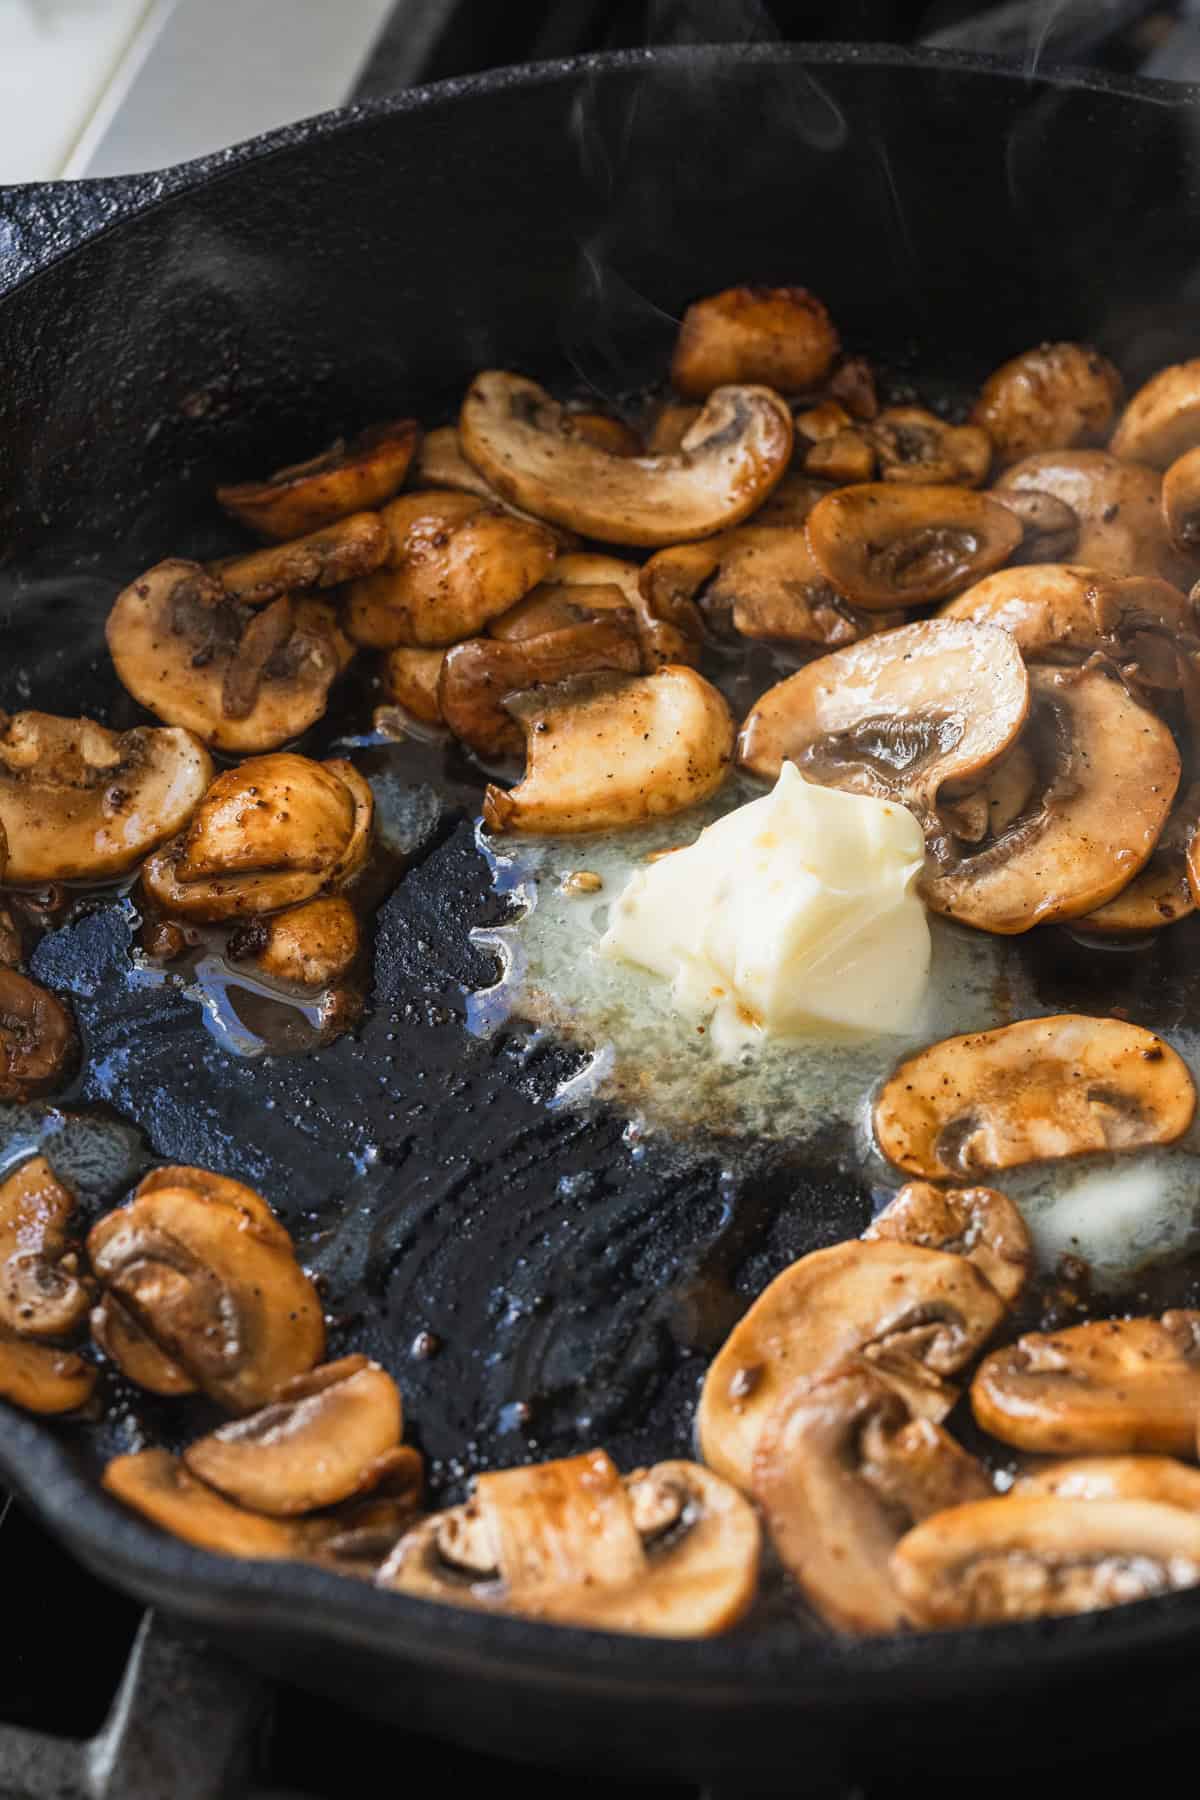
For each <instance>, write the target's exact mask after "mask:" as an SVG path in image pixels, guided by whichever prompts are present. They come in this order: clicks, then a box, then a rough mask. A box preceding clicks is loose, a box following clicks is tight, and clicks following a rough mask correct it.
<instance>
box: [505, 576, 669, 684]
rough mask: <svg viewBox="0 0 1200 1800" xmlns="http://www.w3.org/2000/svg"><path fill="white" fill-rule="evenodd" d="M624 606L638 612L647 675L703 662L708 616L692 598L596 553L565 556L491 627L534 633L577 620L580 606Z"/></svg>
mask: <svg viewBox="0 0 1200 1800" xmlns="http://www.w3.org/2000/svg"><path fill="white" fill-rule="evenodd" d="M653 560H654V559H653V558H652V559H651V561H653ZM649 566H650V565H649V564H647V565H646V567H647V568H649ZM621 607H627V608H628V609H629V610H630V611H631V612H632V613H633V615H634V619H635V621H636V625H637V635H638V642H639V643H640V645H641V650H642V668H643V670H644V672H645V673H646V674H650V673H651V672H652V671H653V670H655V669H657V668H661V667H662V665H663V663H669V662H670V663H697V662H698V661H699V660H700V651H701V649H702V647H703V644H704V620H703V619H702V618H701V616H700V611H699V608H698V607H696V606H694V605H693V604H692V601H691V598H690V596H689V595H686V594H682V593H678V592H675V591H674V590H670V589H664V588H662V587H661V586H655V585H652V584H648V583H647V582H646V580H645V577H644V571H643V570H642V569H639V567H638V565H637V564H636V563H631V562H626V561H625V560H624V559H623V558H621V557H618V556H599V555H596V554H595V553H593V552H584V551H580V552H577V553H575V554H573V555H567V556H560V557H559V558H558V559H557V560H556V561H555V562H554V563H553V564H552V566H551V568H550V569H549V570H548V572H547V574H546V578H545V580H544V581H542V582H540V583H539V584H538V586H537V587H536V588H534V589H533V591H532V593H529V594H527V595H526V596H525V598H524V600H520V601H518V603H517V604H516V606H514V607H511V608H510V609H509V611H508V612H506V613H503V614H502V615H501V616H500V618H498V619H493V620H492V622H491V624H490V625H489V626H488V630H489V631H490V632H491V634H492V636H493V637H502V638H514V637H533V636H535V635H537V633H538V632H539V631H551V630H555V629H559V628H562V627H565V626H567V625H570V624H575V623H577V615H578V611H579V609H584V610H585V611H591V612H594V611H612V610H614V609H617V608H621Z"/></svg>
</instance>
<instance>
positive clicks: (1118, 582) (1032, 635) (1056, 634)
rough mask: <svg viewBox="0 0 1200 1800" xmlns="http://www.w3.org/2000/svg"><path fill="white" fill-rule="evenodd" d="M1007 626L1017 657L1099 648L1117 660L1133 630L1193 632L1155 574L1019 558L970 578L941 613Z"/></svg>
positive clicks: (1184, 607)
mask: <svg viewBox="0 0 1200 1800" xmlns="http://www.w3.org/2000/svg"><path fill="white" fill-rule="evenodd" d="M940 616H941V617H942V618H944V619H974V620H975V621H976V622H977V623H980V624H988V625H1001V626H1003V628H1004V629H1005V631H1011V633H1012V635H1013V636H1014V637H1015V638H1016V640H1017V643H1018V645H1019V646H1020V650H1021V654H1022V656H1024V657H1026V658H1028V659H1029V660H1031V661H1034V662H1036V661H1038V660H1044V659H1046V658H1047V657H1048V656H1050V657H1052V658H1053V657H1055V655H1056V653H1058V654H1059V655H1064V656H1065V657H1069V658H1070V659H1071V660H1075V659H1076V658H1078V660H1079V661H1083V659H1084V658H1085V657H1088V656H1091V655H1093V654H1094V653H1095V652H1097V651H1100V652H1102V653H1103V654H1105V655H1109V656H1112V657H1115V658H1116V659H1118V660H1120V661H1122V662H1124V661H1127V660H1128V659H1129V658H1130V657H1136V655H1137V641H1138V636H1139V634H1140V633H1141V632H1143V631H1146V630H1150V631H1156V630H1157V631H1160V632H1162V633H1163V634H1164V635H1165V636H1168V637H1178V636H1194V634H1195V628H1196V627H1195V620H1194V618H1193V616H1192V611H1191V608H1190V607H1189V605H1188V603H1187V600H1186V599H1185V597H1184V595H1182V594H1181V593H1180V592H1179V589H1178V588H1174V587H1172V586H1171V585H1170V583H1169V582H1166V581H1162V580H1159V579H1158V578H1157V577H1156V576H1125V577H1118V576H1106V575H1101V574H1098V573H1097V571H1096V570H1095V569H1088V568H1083V567H1081V566H1080V565H1079V564H1072V563H1026V564H1023V565H1022V567H1020V568H1017V569H1001V570H999V571H998V572H997V573H996V574H995V575H988V576H987V577H986V578H985V579H984V580H983V581H978V582H976V584H975V586H974V587H971V588H968V589H967V591H966V593H965V594H960V595H959V596H958V598H957V599H956V600H951V601H950V602H949V603H948V604H947V605H946V606H944V607H943V608H942V610H941V615H940Z"/></svg>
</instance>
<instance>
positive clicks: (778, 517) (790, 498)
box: [750, 470, 833, 530]
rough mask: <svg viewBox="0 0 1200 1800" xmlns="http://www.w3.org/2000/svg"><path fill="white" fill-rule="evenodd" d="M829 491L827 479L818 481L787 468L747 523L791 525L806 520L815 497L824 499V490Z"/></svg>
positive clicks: (815, 500) (801, 523)
mask: <svg viewBox="0 0 1200 1800" xmlns="http://www.w3.org/2000/svg"><path fill="white" fill-rule="evenodd" d="M832 492H833V489H832V488H831V487H830V485H829V483H828V482H827V481H817V480H815V479H814V478H813V477H812V476H810V475H802V474H798V473H796V472H795V471H794V470H789V472H788V473H787V474H786V475H785V476H784V477H783V480H782V481H781V482H780V483H779V485H778V486H777V487H774V488H772V490H771V492H770V493H769V494H768V495H767V497H766V499H765V500H764V501H763V503H762V505H761V506H759V507H758V508H756V510H755V512H754V514H753V516H752V518H751V520H750V523H751V524H753V525H771V526H783V527H784V528H785V529H788V530H790V529H794V528H795V527H797V526H800V525H803V524H805V523H806V521H807V519H808V516H809V514H810V513H811V512H812V510H813V507H814V506H816V504H817V502H818V500H824V498H825V496H826V494H831V493H832Z"/></svg>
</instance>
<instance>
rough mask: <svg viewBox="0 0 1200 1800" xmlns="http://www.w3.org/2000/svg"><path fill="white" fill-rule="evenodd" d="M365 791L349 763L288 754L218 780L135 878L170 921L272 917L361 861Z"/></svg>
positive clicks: (341, 879)
mask: <svg viewBox="0 0 1200 1800" xmlns="http://www.w3.org/2000/svg"><path fill="white" fill-rule="evenodd" d="M371 816H372V801H371V790H370V787H369V786H368V784H367V783H366V782H365V781H364V780H363V778H362V777H361V776H360V775H359V774H358V773H357V771H356V770H354V769H353V767H352V766H351V765H350V764H349V763H345V762H341V761H333V762H329V763H316V762H312V761H311V760H310V759H309V758H308V757H305V756H297V755H295V754H293V753H292V752H290V751H278V752H276V753H275V754H274V755H271V756H259V757H252V758H251V759H250V760H249V761H247V762H244V763H242V764H241V765H240V766H239V767H238V768H236V769H227V770H226V771H225V773H224V774H223V775H219V776H218V777H217V779H216V781H214V782H213V784H212V786H211V787H210V788H209V790H208V793H207V794H206V795H205V797H204V800H203V802H202V803H201V806H200V808H199V810H198V812H197V813H196V816H195V817H194V819H193V820H192V823H191V825H190V826H189V827H188V829H187V831H186V832H184V833H183V834H182V835H181V836H180V837H178V838H176V839H175V840H174V842H173V843H171V844H168V845H167V846H166V848H165V849H163V850H161V851H159V852H158V853H157V854H156V855H154V856H152V857H151V858H150V859H149V861H148V862H147V863H146V865H145V867H144V869H143V871H142V880H143V883H144V884H145V887H146V890H147V892H148V893H149V894H150V895H151V896H152V897H153V898H154V899H155V900H156V901H157V902H158V903H159V905H161V906H162V907H163V909H164V910H165V911H167V912H169V913H174V914H178V915H179V916H180V917H183V918H188V919H199V920H207V921H210V922H220V921H221V920H223V919H235V918H238V917H245V916H253V915H256V914H261V913H268V912H278V911H279V910H280V909H281V908H283V907H285V906H294V905H297V904H299V903H300V902H301V901H303V900H308V899H311V898H312V897H313V895H315V894H317V893H318V892H320V891H321V890H322V889H336V888H339V887H341V886H344V885H345V884H346V882H347V881H348V880H349V879H351V877H352V876H353V875H354V874H355V873H357V871H358V869H359V868H360V867H361V864H362V861H363V858H364V856H365V855H366V850H367V844H368V840H369V836H370V829H371Z"/></svg>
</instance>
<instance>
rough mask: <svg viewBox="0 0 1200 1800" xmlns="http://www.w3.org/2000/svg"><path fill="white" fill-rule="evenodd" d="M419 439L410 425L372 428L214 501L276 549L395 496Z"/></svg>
mask: <svg viewBox="0 0 1200 1800" xmlns="http://www.w3.org/2000/svg"><path fill="white" fill-rule="evenodd" d="M420 435H421V430H420V426H419V425H418V424H417V422H416V420H415V419H393V420H390V421H389V422H388V423H387V424H386V425H371V426H369V427H368V428H367V430H366V431H363V432H360V433H359V435H358V436H357V437H356V438H352V439H351V440H350V442H349V443H348V444H347V443H346V442H345V440H344V439H342V438H339V439H338V441H337V442H336V443H335V444H333V445H332V446H331V447H330V448H329V449H328V450H324V451H322V452H321V454H320V455H319V456H314V457H311V458H310V459H309V460H308V462H302V463H292V464H290V465H289V466H288V467H287V468H285V469H276V471H275V473H274V474H273V475H268V477H267V479H266V480H265V481H239V482H236V483H234V484H233V485H231V486H229V485H227V486H225V487H219V488H218V489H217V500H218V502H219V503H220V505H221V506H223V507H224V509H225V511H226V512H227V513H229V514H230V515H231V516H232V517H233V518H235V519H239V520H240V521H241V523H242V524H243V525H247V526H249V528H250V530H251V531H256V532H257V533H258V534H259V536H260V537H264V538H270V539H271V540H272V541H273V542H275V543H278V542H280V541H282V540H283V539H285V538H298V537H303V536H305V535H306V534H307V533H309V532H313V531H319V530H320V529H321V527H322V526H324V525H332V524H333V523H334V521H335V520H337V519H344V518H346V516H347V515H348V514H349V513H355V512H362V511H364V510H366V511H373V510H374V509H375V508H377V507H380V506H382V505H383V503H384V501H385V500H390V499H391V498H392V496H393V494H398V493H399V491H400V489H401V488H402V487H403V486H404V477H405V476H406V475H407V474H408V466H409V464H410V463H411V461H412V459H413V453H414V451H415V450H416V448H417V444H418V442H419V441H420Z"/></svg>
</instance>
